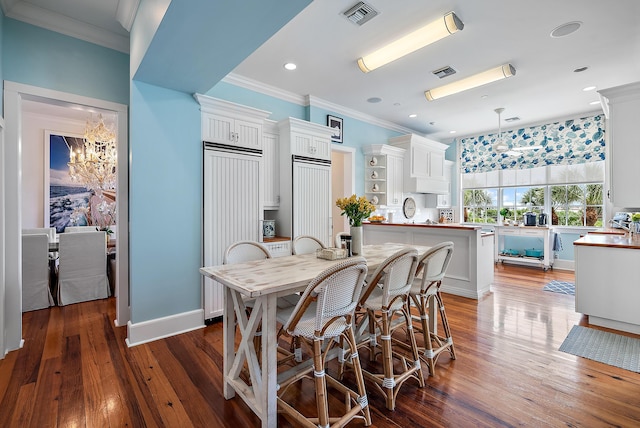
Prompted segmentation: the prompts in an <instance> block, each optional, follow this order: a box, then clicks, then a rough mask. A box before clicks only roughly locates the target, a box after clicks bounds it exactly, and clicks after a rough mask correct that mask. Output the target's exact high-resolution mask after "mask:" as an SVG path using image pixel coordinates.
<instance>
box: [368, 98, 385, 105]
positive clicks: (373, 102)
mask: <svg viewBox="0 0 640 428" xmlns="http://www.w3.org/2000/svg"><path fill="white" fill-rule="evenodd" d="M380 101H382V98H380V97H371V98H369V99H368V100H367V102H368V103H372V104H375V103H379V102H380Z"/></svg>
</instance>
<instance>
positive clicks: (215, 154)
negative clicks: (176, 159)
mask: <svg viewBox="0 0 640 428" xmlns="http://www.w3.org/2000/svg"><path fill="white" fill-rule="evenodd" d="M261 164H262V158H261V156H260V155H256V154H243V153H230V152H228V151H217V150H209V149H206V150H205V151H204V224H203V229H204V236H203V243H204V260H203V266H217V265H221V264H222V261H223V257H224V252H225V250H226V249H227V247H228V246H229V245H231V244H233V243H234V242H237V241H244V240H251V241H261V240H262V228H261V224H262V216H263V211H262V197H261V195H260V189H261V182H262V171H261ZM203 294H204V295H203V301H204V319H210V318H214V317H217V316H220V315H222V310H223V304H224V292H223V286H222V285H221V284H219V283H217V282H216V281H214V280H213V279H211V278H204V292H203Z"/></svg>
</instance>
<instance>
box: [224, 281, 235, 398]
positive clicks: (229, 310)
mask: <svg viewBox="0 0 640 428" xmlns="http://www.w3.org/2000/svg"><path fill="white" fill-rule="evenodd" d="M233 293H234V292H233V290H231V289H230V288H228V287H224V308H223V313H222V328H223V338H222V342H223V345H222V357H223V362H224V363H223V375H224V382H223V384H224V388H223V392H224V398H226V399H227V400H229V399H230V398H233V397H235V395H236V392H235V390H234V389H233V387H231V385H229V383H228V382H227V379H228V378H229V374H230V372H231V366H232V365H233V361H234V358H235V336H236V316H235V312H234V308H233Z"/></svg>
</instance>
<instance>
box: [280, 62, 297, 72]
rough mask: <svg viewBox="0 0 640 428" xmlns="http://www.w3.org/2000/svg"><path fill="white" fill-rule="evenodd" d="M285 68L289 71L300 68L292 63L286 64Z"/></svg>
mask: <svg viewBox="0 0 640 428" xmlns="http://www.w3.org/2000/svg"><path fill="white" fill-rule="evenodd" d="M283 67H284V68H285V69H287V70H295V69H296V68H298V66H297V65H295V64H294V63H292V62H288V63H286V64H285V65H284V66H283Z"/></svg>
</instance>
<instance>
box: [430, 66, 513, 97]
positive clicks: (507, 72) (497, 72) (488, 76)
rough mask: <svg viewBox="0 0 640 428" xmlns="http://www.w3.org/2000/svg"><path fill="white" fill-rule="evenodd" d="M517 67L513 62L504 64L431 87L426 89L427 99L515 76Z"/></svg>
mask: <svg viewBox="0 0 640 428" xmlns="http://www.w3.org/2000/svg"><path fill="white" fill-rule="evenodd" d="M515 75H516V69H515V68H514V67H513V65H511V64H504V65H501V66H499V67H496V68H492V69H491V70H487V71H483V72H482V73H478V74H474V75H473V76H469V77H467V78H464V79H462V80H458V81H456V82H452V83H449V84H448V85H444V86H439V87H437V88H433V89H429V90H427V91H425V93H424V96H425V97H427V100H429V101H433V100H437V99H438V98H442V97H446V96H447V95H453V94H457V93H458V92H462V91H466V90H467V89H472V88H477V87H478V86H482V85H486V84H487V83H491V82H495V81H497V80H502V79H506V78H507V77H511V76H515Z"/></svg>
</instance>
